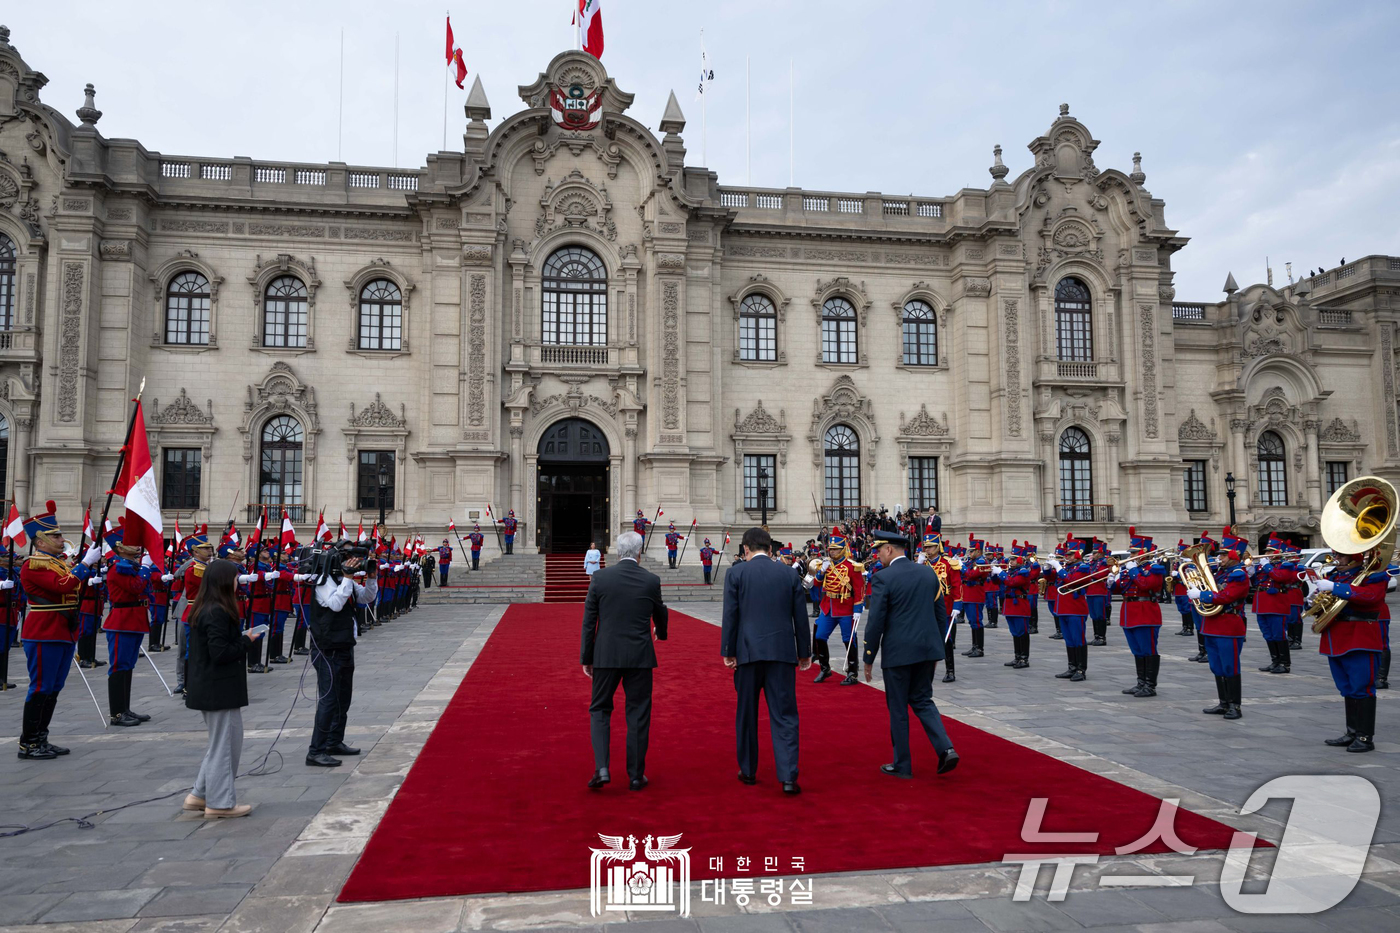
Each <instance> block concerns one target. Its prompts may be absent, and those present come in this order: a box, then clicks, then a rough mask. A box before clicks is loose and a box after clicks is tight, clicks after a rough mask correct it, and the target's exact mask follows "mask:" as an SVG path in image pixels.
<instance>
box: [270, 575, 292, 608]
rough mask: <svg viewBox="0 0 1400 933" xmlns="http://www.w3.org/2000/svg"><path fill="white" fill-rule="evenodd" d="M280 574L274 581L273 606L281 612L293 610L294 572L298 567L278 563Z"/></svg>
mask: <svg viewBox="0 0 1400 933" xmlns="http://www.w3.org/2000/svg"><path fill="white" fill-rule="evenodd" d="M277 570H278V571H279V573H280V576H278V578H277V579H276V580H274V581H273V588H272V591H273V602H272V608H273V609H275V610H277V611H279V612H291V611H292V574H294V573H296V568H295V567H294V566H292V565H291V564H278V565H277Z"/></svg>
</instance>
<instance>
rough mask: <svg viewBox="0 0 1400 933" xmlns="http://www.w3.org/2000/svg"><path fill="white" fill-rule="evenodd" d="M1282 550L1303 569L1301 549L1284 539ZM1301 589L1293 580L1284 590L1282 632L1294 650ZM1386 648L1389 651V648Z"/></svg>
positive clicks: (1299, 631) (1299, 643) (1298, 644)
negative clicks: (1285, 614) (1285, 606)
mask: <svg viewBox="0 0 1400 933" xmlns="http://www.w3.org/2000/svg"><path fill="white" fill-rule="evenodd" d="M1283 550H1284V553H1285V554H1287V555H1288V556H1287V558H1286V559H1287V560H1290V561H1292V562H1293V566H1294V567H1295V568H1296V569H1297V570H1298V571H1299V572H1301V571H1302V569H1303V561H1302V553H1303V552H1302V550H1301V549H1300V548H1298V547H1297V546H1296V545H1293V544H1289V543H1288V542H1286V541H1285V542H1284V544H1283ZM1303 589H1304V587H1303V584H1302V583H1301V582H1298V581H1296V580H1295V581H1294V583H1293V585H1292V586H1290V587H1288V589H1287V590H1286V592H1287V593H1288V622H1287V623H1286V625H1285V626H1284V632H1285V633H1286V634H1287V635H1288V647H1289V648H1290V649H1292V650H1295V651H1301V650H1302V648H1303ZM1386 650H1387V652H1388V651H1389V649H1386ZM1389 658H1390V655H1389V654H1388V653H1387V654H1386V662H1385V663H1386V664H1387V665H1388V664H1389ZM1382 679H1384V678H1382Z"/></svg>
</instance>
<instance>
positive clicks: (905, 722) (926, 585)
mask: <svg viewBox="0 0 1400 933" xmlns="http://www.w3.org/2000/svg"><path fill="white" fill-rule="evenodd" d="M875 539H876V540H875V554H876V556H877V557H878V558H879V559H880V560H881V561H882V562H883V563H884V564H885V569H884V570H882V571H880V572H879V573H878V574H876V575H875V580H874V582H873V583H872V584H871V588H870V592H869V593H867V594H866V597H865V619H866V623H865V680H866V683H869V682H870V680H871V678H872V677H873V676H874V670H873V665H874V663H875V655H876V654H880V667H881V670H882V673H883V675H884V680H885V704H886V706H888V707H889V711H890V741H891V742H892V743H893V744H894V761H893V762H891V763H890V764H887V765H881V766H880V770H881V771H883V772H885V773H886V774H890V775H893V776H895V777H902V778H909V777H913V776H914V774H913V764H912V761H911V759H910V757H909V710H911V709H912V710H913V711H914V715H915V716H917V717H919V722H920V723H922V724H923V727H924V732H925V733H926V734H927V735H928V738H929V741H930V742H932V743H933V747H934V750H935V751H937V752H938V773H939V774H946V773H947V772H949V771H952V770H953V768H955V767H957V764H958V753H957V752H955V751H953V743H952V742H951V741H950V740H949V739H948V733H947V731H946V730H945V729H944V728H943V717H941V716H939V715H938V707H937V706H935V705H934V702H933V673H934V670H935V668H936V667H937V666H938V662H939V661H941V660H943V657H944V651H943V637H944V633H945V632H946V631H947V630H948V610H947V607H946V606H945V605H944V602H943V594H942V584H941V583H940V582H939V579H938V574H936V573H934V572H933V570H932V568H929V567H922V566H920V565H918V564H916V563H914V562H913V561H911V560H909V559H908V558H906V557H905V556H904V553H903V551H904V538H903V537H902V536H900V535H896V534H890V533H888V532H883V531H877V532H875Z"/></svg>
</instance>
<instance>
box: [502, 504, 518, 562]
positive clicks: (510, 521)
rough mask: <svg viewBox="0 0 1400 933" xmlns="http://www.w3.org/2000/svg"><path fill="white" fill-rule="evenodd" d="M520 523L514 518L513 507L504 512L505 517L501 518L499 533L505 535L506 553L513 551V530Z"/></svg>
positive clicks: (512, 552)
mask: <svg viewBox="0 0 1400 933" xmlns="http://www.w3.org/2000/svg"><path fill="white" fill-rule="evenodd" d="M519 526H520V523H519V522H517V521H516V520H515V509H511V510H510V511H508V512H506V517H505V518H503V519H501V533H502V534H503V535H505V542H506V553H507V554H514V553H515V530H516V528H518V527H519Z"/></svg>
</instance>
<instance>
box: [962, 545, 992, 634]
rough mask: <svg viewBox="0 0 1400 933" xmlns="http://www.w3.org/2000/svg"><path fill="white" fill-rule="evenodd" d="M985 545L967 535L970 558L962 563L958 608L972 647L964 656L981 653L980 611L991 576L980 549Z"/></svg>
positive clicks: (982, 609) (983, 605) (984, 604)
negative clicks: (967, 628)
mask: <svg viewBox="0 0 1400 933" xmlns="http://www.w3.org/2000/svg"><path fill="white" fill-rule="evenodd" d="M985 546H986V542H985V541H980V540H978V539H977V537H976V536H975V535H968V536H967V549H968V551H969V552H970V555H969V556H970V560H969V562H966V563H964V564H963V575H962V603H961V604H960V608H961V609H962V617H963V618H965V619H967V624H968V626H969V631H970V632H971V634H970V635H969V636H968V637H970V638H971V639H972V647H971V648H970V649H968V650H967V651H964V652H963V653H962V655H963V657H965V658H980V657H982V655H983V651H982V645H983V638H984V636H983V631H982V613H983V611H984V610H985V609H986V603H987V591H986V586H987V580H988V579H989V578H990V576H991V572H990V570H989V569H988V567H987V559H986V558H985V557H984V556H982V549H983V548H984V547H985Z"/></svg>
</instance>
